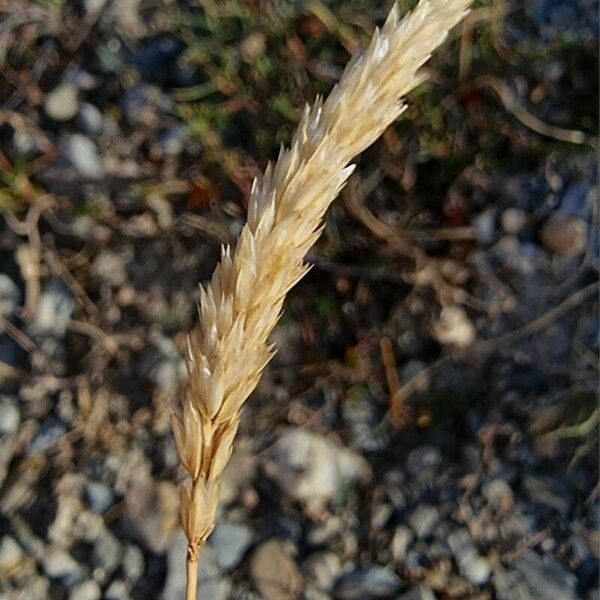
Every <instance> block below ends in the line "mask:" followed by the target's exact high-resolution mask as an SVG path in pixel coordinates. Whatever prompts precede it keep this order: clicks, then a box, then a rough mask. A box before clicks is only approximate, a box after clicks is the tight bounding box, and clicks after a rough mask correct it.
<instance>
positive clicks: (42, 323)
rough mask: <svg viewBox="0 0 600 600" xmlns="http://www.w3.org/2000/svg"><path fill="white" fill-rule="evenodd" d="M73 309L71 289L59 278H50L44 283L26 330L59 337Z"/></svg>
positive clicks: (40, 334) (66, 325)
mask: <svg viewBox="0 0 600 600" xmlns="http://www.w3.org/2000/svg"><path fill="white" fill-rule="evenodd" d="M74 310H75V300H74V298H73V293H72V292H71V290H70V289H69V288H68V287H67V286H66V284H65V283H64V282H63V281H62V280H61V279H58V278H51V279H49V280H48V281H47V282H46V284H45V285H44V288H43V291H42V294H41V296H40V299H39V302H38V306H37V310H36V313H35V316H34V318H33V322H32V323H31V325H30V326H29V328H28V331H29V333H30V334H31V335H33V336H55V337H58V338H61V337H63V336H64V335H65V333H66V331H67V327H68V325H69V321H70V320H71V316H72V314H73V311H74Z"/></svg>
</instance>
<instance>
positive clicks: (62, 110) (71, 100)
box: [44, 83, 78, 121]
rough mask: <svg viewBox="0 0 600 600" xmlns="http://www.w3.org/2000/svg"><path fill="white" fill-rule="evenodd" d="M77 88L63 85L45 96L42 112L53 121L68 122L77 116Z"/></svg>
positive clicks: (69, 84)
mask: <svg viewBox="0 0 600 600" xmlns="http://www.w3.org/2000/svg"><path fill="white" fill-rule="evenodd" d="M77 108H78V101H77V87H76V86H74V85H73V84H71V83H63V84H61V85H59V86H58V87H55V88H54V89H53V90H52V91H51V92H49V93H48V94H47V95H46V100H45V101H44V110H45V111H46V114H47V115H48V116H49V117H50V118H51V119H54V120H55V121H68V120H69V119H72V118H73V117H74V116H75V115H76V114H77Z"/></svg>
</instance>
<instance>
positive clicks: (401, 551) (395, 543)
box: [390, 525, 414, 562]
mask: <svg viewBox="0 0 600 600" xmlns="http://www.w3.org/2000/svg"><path fill="white" fill-rule="evenodd" d="M413 538H414V534H413V532H412V530H411V529H410V528H409V527H406V526H405V525H400V526H399V527H396V529H395V531H394V536H393V537H392V543H391V545H390V550H391V552H392V557H393V558H394V560H395V561H398V562H404V560H405V559H406V552H407V550H408V548H409V546H410V543H411V542H412V540H413Z"/></svg>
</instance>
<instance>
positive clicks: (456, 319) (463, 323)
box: [433, 306, 477, 348]
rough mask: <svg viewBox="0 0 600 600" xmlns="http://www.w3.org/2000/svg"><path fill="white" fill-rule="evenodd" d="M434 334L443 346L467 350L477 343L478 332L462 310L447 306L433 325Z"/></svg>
mask: <svg viewBox="0 0 600 600" xmlns="http://www.w3.org/2000/svg"><path fill="white" fill-rule="evenodd" d="M433 334H434V335H435V337H436V339H437V340H438V341H439V342H440V343H442V344H450V345H452V346H456V347H457V348H467V347H469V346H470V345H471V344H472V343H473V342H474V341H475V338H476V336H477V330H476V329H475V326H474V325H473V323H471V321H470V320H469V318H468V317H467V313H466V312H465V311H464V310H463V309H462V308H460V307H459V306H447V307H446V308H443V309H442V312H441V314H440V318H439V320H438V321H436V322H435V323H434V324H433Z"/></svg>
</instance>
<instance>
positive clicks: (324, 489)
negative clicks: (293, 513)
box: [267, 429, 368, 502]
mask: <svg viewBox="0 0 600 600" xmlns="http://www.w3.org/2000/svg"><path fill="white" fill-rule="evenodd" d="M270 457H271V459H272V460H271V462H270V463H269V464H268V465H267V473H268V474H269V475H270V476H271V477H272V478H273V479H274V480H275V481H276V482H277V483H278V484H279V486H280V487H281V489H282V490H283V491H284V492H285V493H287V494H289V495H290V496H291V497H292V498H294V499H296V500H300V501H308V500H311V501H314V502H326V501H330V500H336V499H338V498H339V496H340V493H341V491H342V489H343V487H344V486H345V485H347V484H349V483H352V482H354V481H356V480H357V479H359V478H364V477H366V475H367V474H368V465H367V463H366V462H365V461H364V459H363V458H362V457H361V456H359V455H358V454H355V453H353V452H351V451H350V450H348V449H346V448H343V447H341V446H339V445H338V444H335V443H333V442H332V441H331V440H329V439H328V438H326V437H325V436H322V435H318V434H315V433H311V432H309V431H305V430H303V429H290V430H288V431H287V432H286V433H284V434H283V435H282V436H281V438H280V439H279V441H278V442H277V443H276V444H275V446H274V448H273V450H272V452H271V453H270Z"/></svg>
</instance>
